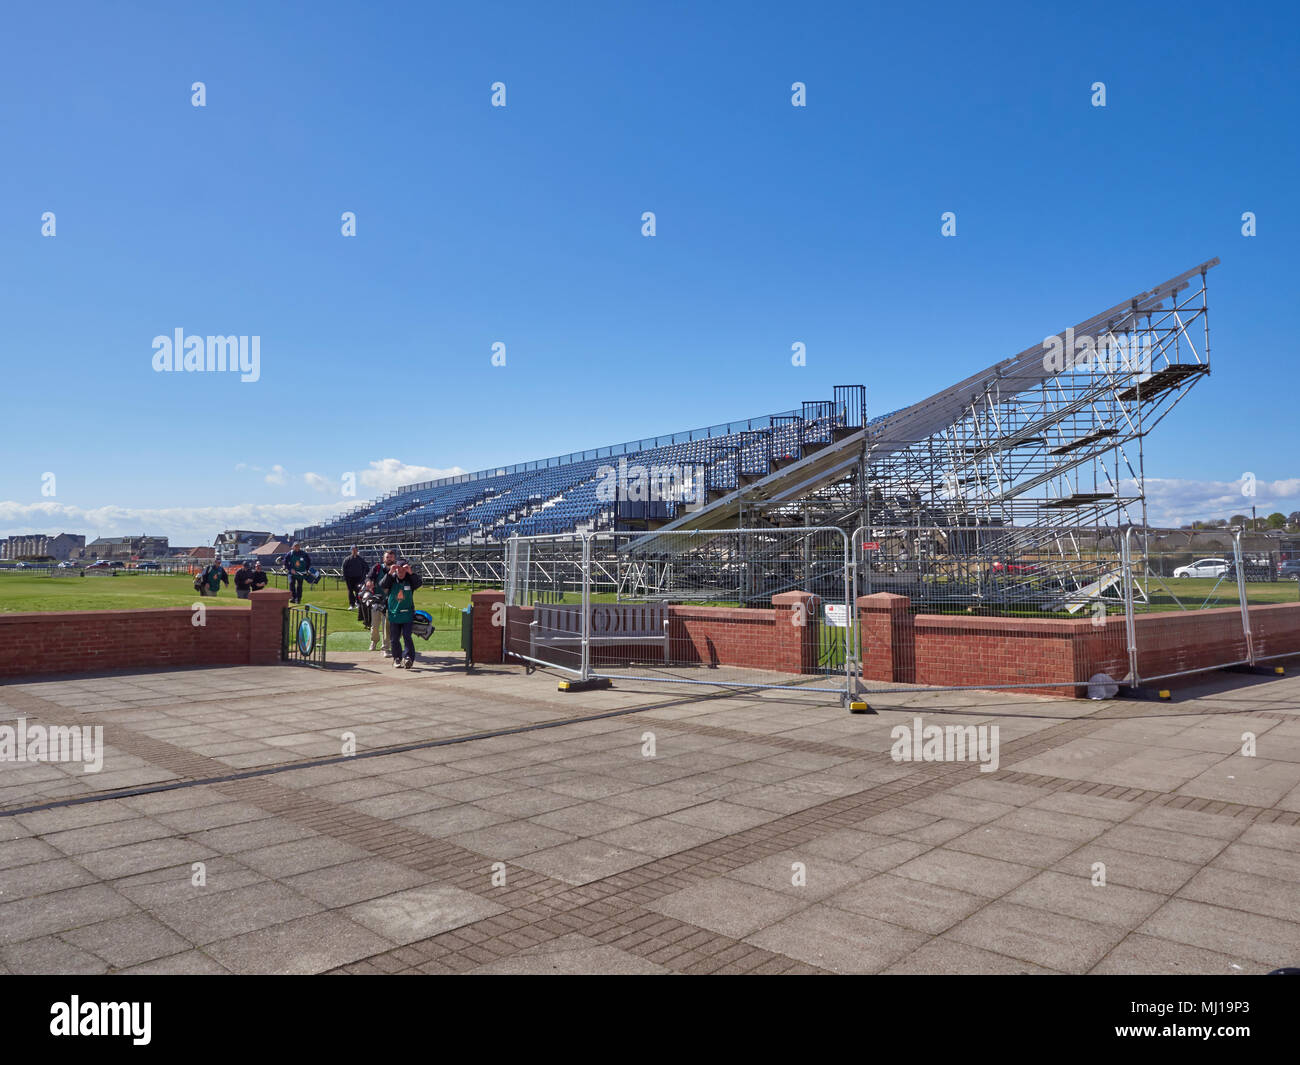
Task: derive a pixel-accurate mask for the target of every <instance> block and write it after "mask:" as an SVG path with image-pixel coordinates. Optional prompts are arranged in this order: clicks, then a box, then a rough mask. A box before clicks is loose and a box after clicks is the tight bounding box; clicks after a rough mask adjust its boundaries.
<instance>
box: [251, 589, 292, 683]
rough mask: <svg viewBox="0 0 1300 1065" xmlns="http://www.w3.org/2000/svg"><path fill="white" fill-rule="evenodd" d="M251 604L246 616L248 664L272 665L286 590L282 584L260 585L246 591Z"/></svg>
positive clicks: (277, 658)
mask: <svg viewBox="0 0 1300 1065" xmlns="http://www.w3.org/2000/svg"><path fill="white" fill-rule="evenodd" d="M248 598H249V601H250V603H251V604H252V606H251V607H250V609H249V619H248V664H249V665H250V666H273V665H275V664H276V663H277V662H278V661H280V637H281V635H282V634H283V632H284V608H285V607H287V606H288V605H289V592H288V591H287V590H286V589H284V588H263V589H262V590H261V591H260V592H249V594H248Z"/></svg>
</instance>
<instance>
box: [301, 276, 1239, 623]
mask: <svg viewBox="0 0 1300 1065" xmlns="http://www.w3.org/2000/svg"><path fill="white" fill-rule="evenodd" d="M1217 264H1218V259H1211V260H1209V261H1207V262H1204V263H1202V264H1200V265H1199V266H1196V267H1194V268H1192V269H1191V270H1187V271H1185V272H1184V273H1182V274H1179V275H1178V276H1177V277H1174V278H1171V279H1170V280H1168V281H1165V282H1163V283H1162V284H1160V285H1157V286H1155V287H1154V288H1152V289H1150V290H1149V291H1145V292H1141V293H1139V294H1138V295H1136V296H1133V297H1131V298H1130V299H1127V300H1125V301H1123V302H1122V303H1119V304H1116V305H1115V306H1113V307H1111V308H1109V309H1107V310H1105V311H1102V312H1101V313H1099V314H1095V315H1092V316H1091V317H1089V318H1086V319H1085V320H1084V321H1082V322H1080V323H1079V324H1077V325H1075V326H1073V327H1072V328H1070V329H1067V330H1065V331H1063V332H1062V333H1059V334H1057V335H1056V336H1055V337H1049V338H1046V340H1044V341H1043V342H1040V343H1036V344H1033V345H1031V346H1030V347H1028V348H1026V349H1025V350H1024V351H1022V352H1021V353H1020V354H1018V355H1015V356H1013V357H1011V358H1008V359H1005V360H1003V361H1002V362H999V363H996V364H995V365H993V366H989V367H987V368H986V369H984V370H981V371H980V372H978V373H976V374H973V375H971V376H970V377H967V378H966V379H965V380H963V381H960V382H958V383H956V384H954V385H952V386H950V387H948V388H945V389H943V390H942V391H940V392H937V393H935V394H934V395H932V396H929V397H927V398H925V399H922V400H920V401H919V402H917V403H914V404H912V405H911V406H908V407H905V408H902V409H901V410H895V411H891V412H889V413H886V414H881V415H879V416H876V417H873V418H868V416H867V398H866V388H865V387H864V386H862V385H841V386H836V387H835V388H834V390H833V394H832V397H831V398H830V399H822V400H814V401H805V402H803V403H802V404H801V405H800V406H799V407H797V408H795V409H792V410H787V411H783V412H781V413H778V414H769V415H765V416H763V417H760V418H753V419H749V420H747V421H741V422H728V423H725V424H720V425H713V426H708V427H706V428H703V429H694V430H689V431H686V432H678V433H673V434H670V435H665V436H660V437H652V438H647V439H643V440H635V441H629V442H627V443H622V444H614V445H610V446H606V447H601V448H596V449H593V450H590V451H580V452H572V453H570V454H568V455H559V456H555V457H553V458H548V459H539V460H535V461H532V462H524V463H520V464H518V465H514V466H508V467H500V468H496V469H488V470H480V471H478V472H477V473H470V474H464V475H462V476H458V477H448V478H443V479H441V480H438V481H427V482H423V483H421V484H412V485H407V486H405V487H403V488H399V489H398V490H396V491H394V492H391V493H390V494H388V495H387V496H384V497H382V498H380V499H376V500H374V501H372V502H369V503H367V504H365V505H363V506H360V507H357V508H356V509H354V510H352V511H350V512H348V513H345V514H342V515H340V516H339V517H337V518H335V519H333V520H332V521H329V522H327V523H325V524H323V525H318V526H311V527H308V528H304V529H299V530H297V531H296V532H295V534H294V536H295V539H300V540H303V541H304V542H306V543H307V544H308V545H309V547H310V549H311V550H312V552H313V553H314V554H316V555H317V556H318V557H319V558H320V560H321V561H322V562H324V563H326V564H328V563H330V562H331V561H336V560H338V559H341V557H342V553H343V552H344V551H345V550H346V549H347V547H348V546H349V545H351V544H354V543H358V544H363V545H367V546H370V547H372V548H380V547H394V548H396V549H397V550H399V551H401V552H402V553H403V554H405V555H407V556H408V557H413V558H418V559H420V560H421V561H422V562H423V564H424V566H425V567H426V571H427V572H428V573H429V574H430V575H432V576H434V577H436V578H439V579H442V580H472V581H479V582H483V581H500V580H502V579H503V577H504V571H503V558H504V548H505V545H506V544H507V542H508V541H510V540H511V538H513V537H535V536H539V535H552V536H555V535H562V534H570V535H571V536H579V535H582V534H588V535H590V534H615V535H613V536H607V537H604V538H602V540H601V542H602V543H606V544H609V545H614V546H612V547H611V550H614V551H616V552H617V554H618V555H619V556H620V557H627V558H633V557H639V558H642V559H646V558H653V557H660V556H663V555H664V553H665V551H668V547H667V545H669V544H677V543H681V542H683V541H682V534H685V533H689V532H691V531H692V530H701V531H706V530H722V529H747V530H763V529H773V530H776V529H797V528H800V527H803V528H812V527H816V528H831V527H835V528H839V529H842V530H844V532H845V534H846V535H848V536H850V537H852V552H853V557H854V562H855V568H859V569H861V571H862V573H861V577H862V581H861V583H860V585H859V590H877V591H879V590H898V591H904V592H906V593H907V594H909V595H910V596H911V597H912V598H913V600H914V601H915V600H917V599H918V597H919V598H921V599H926V598H928V599H931V600H934V599H935V598H937V597H942V598H946V599H950V600H952V601H954V602H977V603H980V604H989V603H992V602H994V601H996V602H999V603H1001V604H1002V605H1003V606H1007V605H1012V606H1014V605H1021V606H1033V607H1035V608H1037V609H1040V610H1043V609H1046V610H1053V611H1056V610H1059V611H1064V612H1066V613H1076V612H1077V611H1079V610H1081V609H1082V608H1083V607H1084V606H1085V605H1086V604H1088V603H1089V602H1092V601H1093V600H1102V599H1106V598H1108V597H1109V598H1115V597H1122V595H1124V594H1126V593H1127V589H1124V588H1121V587H1119V583H1120V582H1119V581H1118V580H1117V578H1116V577H1115V574H1116V573H1117V572H1118V559H1119V555H1120V551H1121V547H1122V545H1121V543H1120V541H1121V540H1122V539H1123V536H1122V530H1124V529H1125V528H1126V527H1129V526H1133V527H1136V528H1138V529H1139V530H1145V528H1146V524H1147V522H1146V497H1145V491H1144V483H1145V482H1144V476H1145V470H1144V465H1145V463H1144V454H1143V442H1144V439H1145V437H1146V435H1147V434H1148V433H1150V432H1151V430H1152V429H1154V428H1155V426H1156V425H1158V424H1159V423H1160V422H1161V421H1162V420H1163V419H1164V418H1165V417H1166V416H1167V415H1168V414H1169V413H1170V411H1171V410H1173V408H1174V407H1175V406H1176V405H1177V404H1178V402H1179V401H1180V400H1181V398H1182V396H1183V395H1184V394H1185V393H1186V391H1187V390H1188V389H1189V388H1191V387H1192V386H1194V385H1195V384H1196V383H1197V382H1198V381H1199V380H1201V379H1202V378H1203V377H1205V376H1206V375H1207V374H1208V373H1209V370H1210V351H1209V347H1210V345H1209V321H1208V306H1207V302H1206V301H1207V272H1208V271H1209V270H1210V269H1211V268H1212V267H1214V266H1215V265H1217ZM1143 549H1144V544H1143V543H1142V537H1141V536H1139V537H1138V543H1137V545H1136V550H1138V551H1141V550H1143ZM719 565H726V561H725V560H719ZM619 579H620V580H621V579H622V578H621V577H620V578H619ZM719 595H720V596H721V595H724V593H722V592H719ZM724 597H729V598H736V596H735V594H734V592H726V593H725V596H724ZM740 598H742V599H743V598H746V597H744V596H741V597H740Z"/></svg>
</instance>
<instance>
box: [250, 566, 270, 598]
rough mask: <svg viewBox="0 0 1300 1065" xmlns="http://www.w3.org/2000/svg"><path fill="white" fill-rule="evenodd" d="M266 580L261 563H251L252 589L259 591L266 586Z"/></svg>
mask: <svg viewBox="0 0 1300 1065" xmlns="http://www.w3.org/2000/svg"><path fill="white" fill-rule="evenodd" d="M267 580H268V578H267V576H266V574H265V573H264V572H263V571H262V563H261V562H255V563H253V591H255V592H260V591H261V590H262V589H263V588H265V587H266V582H267Z"/></svg>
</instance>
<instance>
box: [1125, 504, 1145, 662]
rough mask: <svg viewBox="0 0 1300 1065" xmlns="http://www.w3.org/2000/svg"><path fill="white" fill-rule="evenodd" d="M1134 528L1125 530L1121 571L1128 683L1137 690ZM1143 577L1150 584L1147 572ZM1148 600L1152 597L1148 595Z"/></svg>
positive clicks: (1130, 527)
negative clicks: (1134, 612) (1134, 614)
mask: <svg viewBox="0 0 1300 1065" xmlns="http://www.w3.org/2000/svg"><path fill="white" fill-rule="evenodd" d="M1132 537H1133V526H1132V525H1130V526H1129V527H1128V528H1127V529H1125V530H1124V539H1123V541H1122V543H1123V550H1122V554H1121V556H1120V557H1121V566H1120V569H1121V571H1122V573H1123V580H1124V635H1125V638H1126V640H1127V642H1128V683H1129V685H1130V686H1131V687H1134V688H1136V687H1137V686H1138V684H1139V682H1140V678H1139V677H1138V647H1137V625H1136V623H1135V622H1134V620H1133V546H1132ZM1143 577H1144V578H1145V579H1146V580H1147V581H1148V585H1149V583H1150V578H1149V577H1147V575H1146V573H1145V571H1144V572H1143ZM1147 597H1148V599H1150V595H1149V593H1148V596H1147Z"/></svg>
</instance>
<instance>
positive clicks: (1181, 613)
mask: <svg viewBox="0 0 1300 1065" xmlns="http://www.w3.org/2000/svg"><path fill="white" fill-rule="evenodd" d="M1222 536H1223V537H1224V539H1225V540H1228V542H1229V543H1230V544H1231V546H1230V547H1228V548H1227V549H1226V550H1223V551H1221V552H1217V553H1214V554H1201V555H1198V556H1196V557H1190V558H1189V557H1186V554H1187V553H1186V552H1184V553H1183V555H1184V557H1183V558H1182V560H1181V562H1180V564H1177V565H1171V564H1170V562H1172V561H1175V560H1171V559H1166V558H1164V557H1162V556H1161V554H1159V553H1155V554H1152V553H1150V552H1149V550H1148V547H1149V541H1150V538H1151V531H1150V530H1143V529H1140V528H1130V529H1128V530H1126V531H1125V542H1126V544H1127V545H1128V551H1129V553H1130V555H1131V556H1132V557H1133V558H1134V563H1133V566H1134V571H1135V573H1136V574H1137V576H1138V580H1137V584H1138V586H1140V587H1141V588H1143V589H1144V591H1145V593H1146V594H1145V595H1144V596H1143V597H1142V598H1141V600H1140V601H1138V602H1136V603H1135V606H1134V618H1133V623H1132V625H1131V626H1130V633H1129V665H1130V671H1131V672H1132V674H1133V675H1134V677H1135V678H1136V680H1135V681H1134V683H1135V684H1148V683H1153V682H1155V681H1161V680H1169V679H1172V678H1175V677H1185V676H1192V675H1195V674H1198V673H1205V672H1208V671H1210V670H1215V669H1224V668H1227V667H1231V666H1243V665H1254V664H1255V662H1256V656H1255V650H1254V646H1253V639H1252V634H1251V617H1250V591H1249V589H1250V587H1251V586H1252V585H1251V583H1250V582H1253V581H1255V580H1256V579H1257V578H1258V577H1259V576H1260V574H1259V572H1258V568H1257V566H1256V564H1255V563H1254V562H1253V561H1252V560H1251V559H1249V558H1247V557H1246V556H1245V555H1244V554H1243V552H1242V547H1241V532H1240V530H1224V532H1223V533H1222Z"/></svg>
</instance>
